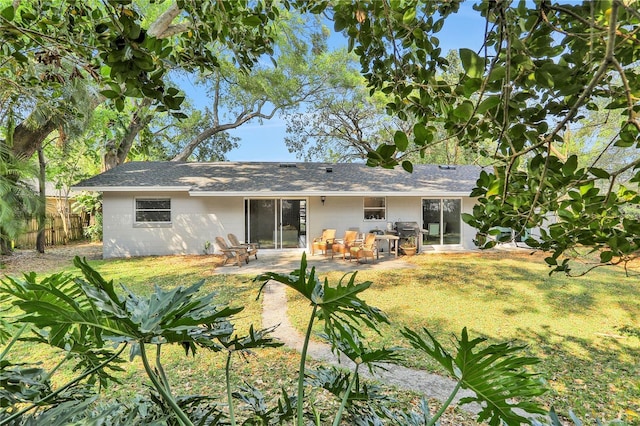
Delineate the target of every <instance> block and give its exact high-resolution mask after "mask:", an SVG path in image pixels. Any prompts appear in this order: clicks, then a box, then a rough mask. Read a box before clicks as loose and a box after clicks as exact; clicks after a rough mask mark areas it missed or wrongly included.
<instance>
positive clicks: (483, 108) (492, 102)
mask: <svg viewBox="0 0 640 426" xmlns="http://www.w3.org/2000/svg"><path fill="white" fill-rule="evenodd" d="M500 102H502V100H501V99H500V97H499V96H489V97H488V98H486V99H485V100H483V101H482V102H480V105H478V109H477V113H478V114H483V113H485V112H487V111H488V110H490V109H492V108H495V107H496V106H498V105H500Z"/></svg>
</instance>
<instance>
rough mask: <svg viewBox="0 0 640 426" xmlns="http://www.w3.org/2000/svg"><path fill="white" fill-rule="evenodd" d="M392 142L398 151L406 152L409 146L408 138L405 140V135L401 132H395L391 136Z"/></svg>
mask: <svg viewBox="0 0 640 426" xmlns="http://www.w3.org/2000/svg"><path fill="white" fill-rule="evenodd" d="M393 142H394V143H395V145H396V147H397V148H398V151H406V150H407V147H408V146H409V138H407V134H406V133H404V132H403V131H401V130H397V131H396V133H395V134H394V135H393Z"/></svg>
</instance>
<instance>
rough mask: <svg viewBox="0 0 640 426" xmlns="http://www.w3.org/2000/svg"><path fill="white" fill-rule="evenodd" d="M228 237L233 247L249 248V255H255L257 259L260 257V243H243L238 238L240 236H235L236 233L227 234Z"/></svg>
mask: <svg viewBox="0 0 640 426" xmlns="http://www.w3.org/2000/svg"><path fill="white" fill-rule="evenodd" d="M227 238H228V239H229V242H230V243H231V248H234V247H241V248H244V249H246V250H247V253H248V255H249V256H255V257H256V259H257V258H258V245H257V244H255V243H241V242H240V241H239V240H238V237H236V236H235V234H227Z"/></svg>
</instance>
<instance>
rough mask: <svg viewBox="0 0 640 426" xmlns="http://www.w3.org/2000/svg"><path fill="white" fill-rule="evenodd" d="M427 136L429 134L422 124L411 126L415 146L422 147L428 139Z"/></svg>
mask: <svg viewBox="0 0 640 426" xmlns="http://www.w3.org/2000/svg"><path fill="white" fill-rule="evenodd" d="M429 134H430V133H429V131H428V130H427V127H426V126H425V125H424V124H422V123H416V124H415V125H414V126H413V135H414V136H415V139H416V144H418V145H424V143H425V142H426V141H427V138H428V137H429Z"/></svg>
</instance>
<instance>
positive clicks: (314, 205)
mask: <svg viewBox="0 0 640 426" xmlns="http://www.w3.org/2000/svg"><path fill="white" fill-rule="evenodd" d="M423 198H424V197H386V200H387V217H386V219H385V220H364V213H363V203H364V201H363V197H344V196H340V197H339V196H326V199H325V203H324V205H323V204H322V203H321V201H320V198H319V197H311V198H310V199H309V238H310V239H313V238H314V237H317V236H320V235H321V234H322V230H323V229H326V228H335V229H336V235H337V236H338V238H339V237H341V236H342V235H344V231H346V230H348V229H350V228H358V229H360V232H369V231H371V230H373V229H380V230H383V231H384V230H385V229H386V228H387V222H392V223H393V224H395V222H399V221H402V222H418V223H419V224H422V199H423ZM445 198H446V197H445ZM451 198H460V197H451ZM461 198H462V213H472V211H473V206H474V204H475V200H474V199H473V198H470V197H461ZM392 226H393V225H392ZM461 232H462V236H461V244H460V247H462V248H464V249H468V250H472V249H475V248H476V246H475V244H474V243H473V239H474V238H475V234H476V231H475V229H474V228H472V227H471V226H469V225H467V224H466V223H463V222H462V220H461ZM433 247H434V248H435V249H438V248H440V247H442V246H440V247H438V246H433Z"/></svg>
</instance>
